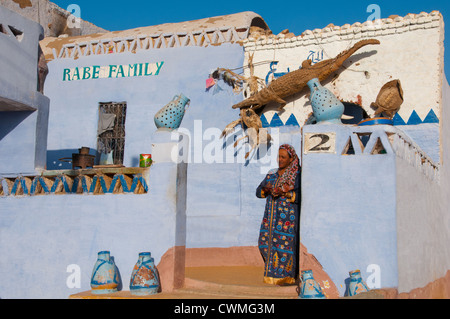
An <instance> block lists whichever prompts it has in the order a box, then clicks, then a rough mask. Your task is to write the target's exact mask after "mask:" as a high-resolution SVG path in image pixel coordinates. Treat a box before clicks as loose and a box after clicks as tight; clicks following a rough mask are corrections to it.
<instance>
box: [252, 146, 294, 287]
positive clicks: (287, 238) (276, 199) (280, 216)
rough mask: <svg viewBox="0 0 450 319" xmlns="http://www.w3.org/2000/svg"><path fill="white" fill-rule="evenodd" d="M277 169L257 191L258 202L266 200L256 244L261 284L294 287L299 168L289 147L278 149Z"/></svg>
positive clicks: (292, 149) (271, 172) (270, 173)
mask: <svg viewBox="0 0 450 319" xmlns="http://www.w3.org/2000/svg"><path fill="white" fill-rule="evenodd" d="M278 166H279V168H278V169H275V170H272V171H270V172H269V173H268V174H267V176H266V177H265V179H264V180H263V181H262V182H261V184H260V185H259V186H258V188H257V190H256V196H257V197H258V198H266V208H265V210H264V217H263V220H262V223H261V230H260V235H259V242H258V244H259V250H260V252H261V255H262V257H263V259H264V265H265V267H264V282H265V283H269V284H275V285H285V284H295V283H296V281H297V278H298V250H299V231H298V229H299V223H300V220H299V219H300V202H301V191H300V181H301V167H300V164H299V158H298V156H297V154H296V152H295V149H294V148H293V147H292V146H291V145H288V144H284V145H281V146H280V149H279V151H278Z"/></svg>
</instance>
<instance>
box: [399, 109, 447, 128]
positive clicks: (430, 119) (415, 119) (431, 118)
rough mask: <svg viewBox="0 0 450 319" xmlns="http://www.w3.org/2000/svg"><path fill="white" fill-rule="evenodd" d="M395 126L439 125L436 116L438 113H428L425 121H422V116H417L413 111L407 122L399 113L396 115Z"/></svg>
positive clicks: (431, 111)
mask: <svg viewBox="0 0 450 319" xmlns="http://www.w3.org/2000/svg"><path fill="white" fill-rule="evenodd" d="M393 121H394V126H397V125H419V124H438V123H439V118H438V117H437V116H436V113H435V112H434V111H433V109H431V110H430V112H428V114H427V116H426V117H425V119H424V120H423V121H422V119H421V118H420V116H419V115H418V114H417V112H416V111H413V112H412V113H411V115H410V117H409V119H408V121H407V122H405V120H404V119H403V118H402V117H401V116H400V115H399V114H398V113H397V114H395V116H394V118H393Z"/></svg>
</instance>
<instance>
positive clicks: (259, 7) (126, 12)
mask: <svg viewBox="0 0 450 319" xmlns="http://www.w3.org/2000/svg"><path fill="white" fill-rule="evenodd" d="M51 1H52V2H54V3H56V4H57V5H59V6H60V7H62V8H64V9H67V8H68V6H69V5H70V4H76V5H78V6H79V7H80V9H81V18H82V19H83V20H86V21H89V22H91V23H93V24H95V25H97V26H99V27H102V28H104V29H107V30H109V31H118V30H126V29H132V28H137V27H143V26H150V25H157V24H162V23H171V22H182V21H189V20H196V19H202V18H207V17H213V16H219V15H226V14H232V13H237V12H242V11H253V12H256V13H257V14H259V15H261V16H262V18H263V19H264V20H265V21H266V23H267V24H268V25H269V28H270V29H271V30H272V31H273V33H275V34H277V33H279V32H281V31H282V30H284V29H289V30H290V31H291V32H293V33H295V34H296V35H300V34H301V33H302V32H303V31H305V30H307V29H310V30H313V29H316V28H324V27H325V26H327V25H328V24H330V23H333V24H334V25H337V26H342V25H344V24H346V23H350V24H353V23H354V22H361V23H362V22H364V21H366V20H367V19H368V18H369V17H370V16H371V14H373V13H374V12H373V11H371V12H367V8H368V6H369V5H370V4H376V5H378V6H379V8H380V14H381V18H387V17H389V16H390V15H393V14H396V15H400V16H405V15H407V14H408V13H420V12H422V11H424V12H428V13H429V12H431V11H433V10H439V11H440V12H441V13H442V14H443V16H444V21H445V22H447V25H446V35H447V37H450V1H449V0H409V1H406V0H399V1H396V0H389V1H386V0H380V1H377V0H371V1H363V0H350V1H348V0H345V1H336V0H321V1H320V0H316V1H302V0H294V1H292V0H280V1H276V0H275V1H274V0H272V1H267V0H258V1H253V0H221V1H219V0H210V1H194V0H192V1H191V0H185V1H179V0H158V1H154V0H144V1H142V0H140V1H136V0H125V1H115V0H110V1H102V0H51ZM445 43H446V54H445V57H446V58H445V60H446V61H448V62H447V63H446V73H447V78H448V79H450V76H449V74H450V46H449V44H448V43H450V40H448V41H446V42H445Z"/></svg>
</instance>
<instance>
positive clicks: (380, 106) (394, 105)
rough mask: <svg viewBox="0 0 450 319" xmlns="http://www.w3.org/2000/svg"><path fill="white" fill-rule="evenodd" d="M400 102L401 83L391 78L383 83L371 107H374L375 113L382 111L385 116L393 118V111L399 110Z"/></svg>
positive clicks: (401, 93) (401, 96)
mask: <svg viewBox="0 0 450 319" xmlns="http://www.w3.org/2000/svg"><path fill="white" fill-rule="evenodd" d="M402 104H403V89H402V85H401V83H400V80H393V81H390V82H388V83H386V84H385V85H383V87H382V88H381V90H380V93H378V96H377V99H376V101H375V102H374V103H372V104H371V107H372V108H374V109H376V111H375V115H379V114H381V113H384V114H385V115H386V116H388V117H390V118H393V117H394V115H395V113H397V112H398V111H399V110H400V106H401V105H402Z"/></svg>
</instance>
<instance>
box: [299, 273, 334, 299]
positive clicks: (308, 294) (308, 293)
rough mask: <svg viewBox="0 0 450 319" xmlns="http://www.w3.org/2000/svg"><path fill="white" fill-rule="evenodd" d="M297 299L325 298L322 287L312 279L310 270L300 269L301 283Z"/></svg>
mask: <svg viewBox="0 0 450 319" xmlns="http://www.w3.org/2000/svg"><path fill="white" fill-rule="evenodd" d="M298 299H327V297H326V296H325V294H324V293H323V291H322V288H321V287H320V286H319V284H318V283H317V282H316V281H315V280H314V277H313V272H312V270H305V271H302V285H301V291H300V295H299V296H298Z"/></svg>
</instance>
